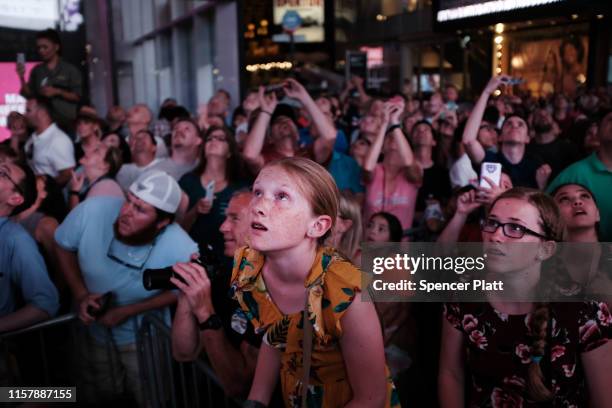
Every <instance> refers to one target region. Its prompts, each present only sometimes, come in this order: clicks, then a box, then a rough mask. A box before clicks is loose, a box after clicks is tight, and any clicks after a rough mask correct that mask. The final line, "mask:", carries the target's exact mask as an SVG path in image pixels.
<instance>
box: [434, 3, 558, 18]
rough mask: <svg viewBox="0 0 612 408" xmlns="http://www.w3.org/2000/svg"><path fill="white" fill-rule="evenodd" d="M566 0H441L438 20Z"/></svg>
mask: <svg viewBox="0 0 612 408" xmlns="http://www.w3.org/2000/svg"><path fill="white" fill-rule="evenodd" d="M563 1H566V0H489V1H482V0H440V8H439V10H438V12H437V13H436V20H437V21H438V22H440V23H442V22H447V21H454V20H461V19H465V18H472V17H479V16H484V15H487V14H497V13H506V12H510V11H514V10H519V9H524V8H528V7H535V6H543V5H548V4H553V3H561V2H563Z"/></svg>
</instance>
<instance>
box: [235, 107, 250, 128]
mask: <svg viewBox="0 0 612 408" xmlns="http://www.w3.org/2000/svg"><path fill="white" fill-rule="evenodd" d="M238 115H240V116H244V117H245V118H248V116H247V114H246V112H245V111H244V108H243V107H242V105H239V106H237V107H236V109H234V112H233V113H232V126H234V121H235V120H236V116H238Z"/></svg>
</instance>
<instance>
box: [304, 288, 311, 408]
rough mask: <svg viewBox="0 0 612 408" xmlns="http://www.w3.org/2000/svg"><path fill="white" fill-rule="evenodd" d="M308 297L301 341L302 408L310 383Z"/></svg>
mask: <svg viewBox="0 0 612 408" xmlns="http://www.w3.org/2000/svg"><path fill="white" fill-rule="evenodd" d="M308 297H309V296H308V295H306V305H305V306H304V312H303V314H304V316H303V317H304V337H303V339H302V342H303V346H304V350H303V352H302V366H303V370H304V371H303V372H302V405H301V407H302V408H306V407H307V405H306V399H307V396H308V383H309V382H310V363H311V358H312V335H313V333H312V330H313V328H312V322H311V321H310V319H309V316H308Z"/></svg>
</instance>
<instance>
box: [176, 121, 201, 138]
mask: <svg viewBox="0 0 612 408" xmlns="http://www.w3.org/2000/svg"><path fill="white" fill-rule="evenodd" d="M183 122H187V123H189V124H190V125H191V126H193V127H194V129H195V130H196V133H197V134H198V137H199V138H200V139H202V131H201V130H200V127H199V126H198V123H197V122H196V121H195V120H193V119H191V118H190V117H182V118H179V119H178V120H177V121H176V123H174V126H173V129H174V127H175V126H176V125H178V124H179V123H183Z"/></svg>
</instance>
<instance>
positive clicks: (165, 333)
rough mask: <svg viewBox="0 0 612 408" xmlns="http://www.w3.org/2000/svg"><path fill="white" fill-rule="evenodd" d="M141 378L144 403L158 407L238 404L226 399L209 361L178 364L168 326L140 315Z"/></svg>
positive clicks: (138, 337) (231, 405)
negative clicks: (173, 354)
mask: <svg viewBox="0 0 612 408" xmlns="http://www.w3.org/2000/svg"><path fill="white" fill-rule="evenodd" d="M137 347H138V359H139V364H140V377H141V381H142V382H143V384H144V392H145V400H146V401H147V405H148V406H151V407H153V408H158V407H211V408H212V407H215V408H216V407H223V406H224V407H226V408H230V407H240V406H241V402H240V401H238V400H235V399H232V398H229V397H228V396H227V395H225V393H224V392H223V388H222V387H221V384H220V382H219V380H218V379H217V377H216V375H215V373H214V371H213V369H212V368H211V367H210V365H209V363H208V362H207V361H206V360H205V359H203V358H199V359H198V360H196V361H194V362H190V363H180V362H177V361H176V360H174V358H173V357H172V337H171V329H170V327H168V325H167V324H165V323H164V322H163V321H162V320H161V319H160V318H159V317H157V316H155V315H153V314H147V315H145V316H144V317H143V319H142V322H141V325H140V328H139V330H138V335H137Z"/></svg>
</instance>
